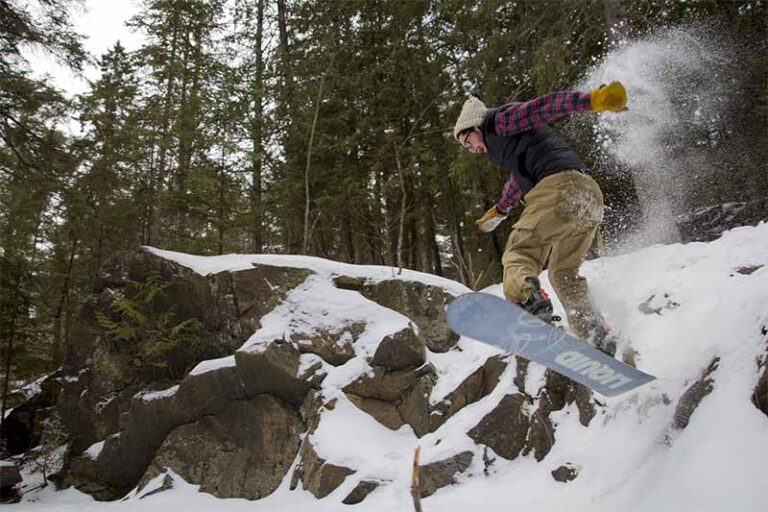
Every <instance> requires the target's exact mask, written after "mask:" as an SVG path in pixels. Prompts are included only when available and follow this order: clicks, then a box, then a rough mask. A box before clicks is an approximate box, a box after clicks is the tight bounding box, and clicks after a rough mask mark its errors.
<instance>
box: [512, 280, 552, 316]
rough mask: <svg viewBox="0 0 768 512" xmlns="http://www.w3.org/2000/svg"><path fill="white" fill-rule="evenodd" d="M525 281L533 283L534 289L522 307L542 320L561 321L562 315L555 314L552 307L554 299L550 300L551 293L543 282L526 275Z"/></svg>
mask: <svg viewBox="0 0 768 512" xmlns="http://www.w3.org/2000/svg"><path fill="white" fill-rule="evenodd" d="M525 281H526V282H527V283H529V284H530V285H531V287H532V288H533V290H532V291H531V294H530V295H529V296H528V298H527V299H526V300H525V301H524V302H523V303H522V304H520V307H522V308H523V309H524V310H526V311H527V312H529V313H530V314H532V315H533V316H535V317H537V318H539V319H540V320H543V321H545V322H547V323H548V324H550V325H554V322H557V321H559V320H560V317H559V316H556V315H554V314H553V311H554V309H553V308H552V301H551V300H549V295H548V294H547V292H546V291H545V290H544V289H543V288H542V287H541V283H539V280H538V279H537V278H535V277H526V278H525Z"/></svg>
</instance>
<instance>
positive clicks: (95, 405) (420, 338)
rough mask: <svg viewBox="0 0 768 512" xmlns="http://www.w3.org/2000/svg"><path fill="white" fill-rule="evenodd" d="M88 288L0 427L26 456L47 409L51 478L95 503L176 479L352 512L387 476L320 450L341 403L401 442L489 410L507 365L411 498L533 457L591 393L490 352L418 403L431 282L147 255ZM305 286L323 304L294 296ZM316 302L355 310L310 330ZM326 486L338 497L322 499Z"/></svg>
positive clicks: (319, 308)
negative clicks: (51, 419)
mask: <svg viewBox="0 0 768 512" xmlns="http://www.w3.org/2000/svg"><path fill="white" fill-rule="evenodd" d="M98 283H99V284H98V287H97V292H96V293H95V294H94V295H93V297H92V298H91V300H90V301H89V302H88V304H87V305H86V306H85V308H84V310H83V313H82V317H81V319H80V321H79V322H78V323H77V325H76V326H75V327H74V329H73V331H74V335H73V337H72V341H71V342H70V344H69V346H68V351H67V354H66V359H65V364H64V366H63V368H62V369H61V370H60V371H59V372H58V373H57V374H55V375H52V376H51V377H50V378H49V379H48V381H46V383H44V385H43V388H44V389H45V390H46V393H45V394H44V395H41V396H40V397H38V398H37V399H36V401H29V402H28V403H27V404H25V405H23V406H20V407H19V408H17V409H16V410H14V412H13V413H12V414H11V416H10V417H9V420H13V421H16V422H17V423H19V424H20V425H21V426H20V427H19V428H18V429H16V430H14V432H17V434H14V436H16V437H14V443H16V444H13V446H18V448H16V451H24V450H27V449H29V447H30V446H31V445H33V444H34V443H35V437H34V435H35V427H34V424H35V423H36V422H37V421H38V420H39V418H40V417H42V416H41V415H42V414H44V412H45V410H46V407H47V408H48V409H49V410H51V409H52V408H53V407H55V408H56V410H57V412H58V414H59V415H60V417H61V419H62V422H63V424H64V426H65V429H66V432H67V433H68V436H69V444H68V446H69V450H68V452H67V454H66V457H65V460H64V466H63V469H62V470H61V472H60V473H59V474H58V475H57V478H56V481H57V483H59V484H61V485H64V486H74V487H76V488H78V489H80V490H81V491H84V492H87V493H89V494H91V495H92V496H94V497H95V498H96V499H99V500H113V499H118V498H120V497H122V496H125V495H126V494H128V493H130V492H131V490H133V489H136V492H137V494H138V495H139V496H140V497H141V496H146V495H149V494H153V493H157V492H162V491H163V490H164V489H168V488H172V487H173V482H174V481H175V480H176V479H184V480H186V481H188V482H190V483H193V484H196V485H199V486H200V489H201V491H203V492H208V493H211V494H213V495H215V496H218V497H223V498H225V497H226V498H228V497H242V498H248V499H260V498H263V497H265V496H267V495H269V494H270V493H272V492H274V491H275V489H277V488H278V486H279V485H280V484H281V482H284V481H285V479H286V478H289V479H290V480H291V484H292V485H291V488H293V489H298V488H299V485H300V486H301V489H303V490H304V491H307V492H309V493H311V494H312V495H314V496H315V497H316V498H317V499H339V500H340V501H341V502H343V503H345V504H357V503H361V502H364V501H365V499H366V497H367V496H368V495H369V494H370V493H371V492H374V491H375V490H376V489H378V488H379V487H382V486H386V485H388V484H389V482H390V481H391V474H389V473H387V474H381V475H377V474H375V473H373V474H372V473H371V470H370V468H366V469H365V471H359V468H357V467H355V465H354V464H353V463H349V462H348V461H340V460H334V456H333V454H334V453H336V452H335V451H334V449H333V447H328V446H324V445H322V444H318V443H321V440H320V438H318V437H317V436H316V435H315V434H316V431H317V429H318V425H320V423H321V422H322V421H324V418H326V417H332V415H333V414H336V412H335V410H336V404H337V403H338V401H339V400H345V401H348V402H349V403H350V404H352V405H353V406H354V407H349V406H345V408H344V409H345V410H346V411H347V414H349V413H350V411H352V412H354V411H357V412H356V413H355V414H361V415H367V416H370V418H372V420H374V421H376V422H378V423H379V424H380V425H382V426H384V427H386V428H388V429H390V430H393V431H398V435H399V433H400V432H403V433H405V434H408V435H413V436H414V441H415V440H416V439H417V438H424V437H426V436H430V435H432V434H433V433H437V432H438V431H439V430H440V429H441V428H443V427H444V426H446V425H447V424H448V423H449V422H451V419H452V418H453V417H454V416H455V415H456V414H457V413H459V412H460V411H462V410H463V409H465V408H466V407H469V406H472V405H473V404H476V403H478V402H480V401H482V400H484V399H486V398H487V397H489V395H491V394H492V393H493V392H494V391H495V390H496V388H497V387H498V385H499V383H500V382H501V381H502V377H503V375H504V374H505V372H507V371H512V370H514V371H515V372H516V374H515V378H514V379H510V378H506V380H505V383H506V384H505V386H507V387H509V389H508V390H505V391H506V393H507V394H506V395H505V396H503V397H502V396H501V395H499V393H496V395H495V396H496V398H495V400H497V401H498V403H497V404H496V405H495V407H494V408H493V409H492V410H491V412H490V413H488V414H487V415H485V416H484V417H482V418H480V419H479V420H478V421H477V422H476V424H475V425H473V426H472V427H471V428H468V429H467V431H466V432H465V433H463V434H462V435H466V436H468V437H469V439H471V440H474V442H475V443H476V445H475V446H476V448H475V449H474V450H469V451H468V450H466V445H464V447H463V448H461V450H458V449H457V451H456V453H453V454H452V455H449V456H447V457H446V458H444V459H442V460H439V461H436V462H432V463H430V464H426V465H424V466H422V467H421V468H420V472H421V482H422V487H421V492H422V495H423V496H424V497H426V496H429V495H431V494H432V493H434V492H436V491H437V490H438V489H440V488H441V487H444V486H447V485H452V484H454V483H456V482H457V478H458V476H459V475H460V474H462V473H466V472H467V471H468V469H469V468H470V467H471V466H472V463H473V461H474V460H480V457H484V454H486V453H487V452H488V451H489V450H492V451H493V452H495V453H496V454H497V455H499V456H501V457H504V458H508V459H513V458H515V457H518V456H525V455H527V454H529V453H532V454H533V455H534V456H535V457H536V458H537V459H539V460H540V459H542V458H544V457H545V456H546V454H547V453H548V452H549V450H550V449H551V447H552V445H553V443H554V442H555V426H554V425H553V424H552V422H551V421H550V419H549V415H550V413H551V412H552V411H555V410H560V409H562V408H563V407H565V406H566V405H567V404H571V403H576V404H577V407H578V410H579V414H580V417H582V423H584V424H588V423H589V420H590V419H591V417H592V416H594V415H595V409H594V403H593V402H592V401H591V395H590V394H589V392H588V391H585V390H584V389H582V388H578V387H574V386H573V385H572V384H569V382H570V381H567V379H563V380H558V379H557V378H556V376H553V375H554V374H552V375H549V374H547V375H548V377H547V381H546V383H544V387H543V388H542V389H531V390H526V389H525V382H526V377H525V375H526V369H527V361H525V360H522V359H514V358H509V357H503V356H501V355H490V356H485V358H483V359H480V360H473V361H474V363H472V364H474V365H475V366H474V367H475V369H474V371H471V372H470V373H468V374H467V375H466V376H463V378H461V379H457V382H458V384H457V385H455V388H454V389H452V390H450V391H449V392H448V393H446V394H445V395H444V396H441V397H437V398H435V397H433V394H434V392H435V390H436V386H437V384H438V381H439V379H440V378H441V373H440V372H439V371H438V370H439V368H437V367H436V366H435V364H434V363H433V362H434V361H439V360H440V357H448V358H449V359H450V358H461V357H463V356H462V352H463V349H462V348H461V347H459V346H457V342H458V337H457V336H456V335H454V334H453V333H452V332H451V331H450V330H449V329H448V327H447V325H446V323H445V315H444V310H445V306H446V305H447V304H448V303H449V302H450V300H451V299H452V297H453V296H454V295H453V294H452V293H450V292H448V291H447V290H446V289H443V288H440V287H439V286H436V285H433V284H425V283H422V282H419V281H408V280H405V279H384V280H378V281H376V280H373V279H367V278H364V277H355V276H347V275H330V276H328V275H319V274H316V273H314V272H313V271H312V270H309V269H305V268H294V267H290V266H283V267H281V266H273V265H267V264H254V265H253V266H252V267H251V268H245V269H242V270H237V271H221V272H215V273H212V274H209V275H201V274H199V273H197V272H195V271H193V270H192V269H191V268H188V267H186V266H184V265H181V264H179V263H177V262H174V261H170V260H168V259H164V258H163V257H160V256H158V255H156V254H155V253H153V252H152V251H144V250H143V251H138V252H136V253H133V254H130V255H128V256H127V257H126V258H124V259H123V260H120V261H112V262H110V264H109V265H108V267H107V268H106V269H105V271H104V272H103V274H102V275H101V276H100V278H99V281H98ZM313 286H320V287H321V288H318V289H319V290H321V291H320V292H318V291H310V292H308V291H307V290H310V289H311V288H312V287H313ZM323 286H326V287H329V286H330V287H331V288H322V287H323ZM322 290H326V292H329V290H335V292H337V293H341V294H347V295H343V297H342V299H339V300H347V299H348V300H350V301H353V302H354V301H358V305H359V307H360V308H368V309H366V311H367V312H368V313H360V314H357V315H356V314H355V312H354V308H353V309H351V310H350V311H351V312H350V313H349V314H348V315H347V316H338V317H334V321H332V322H329V321H325V320H322V319H323V318H325V317H326V316H327V315H329V314H331V316H333V315H332V313H333V307H334V306H333V303H330V304H322V303H320V304H317V301H315V300H314V298H315V297H320V296H322V293H323V292H322ZM316 294H318V295H316ZM297 297H308V298H309V299H308V302H302V299H301V298H297ZM313 307H314V308H315V310H312V311H314V313H310V312H309V311H308V310H307V308H309V309H310V310H311V309H312V308H313ZM336 307H339V305H337V306H336ZM341 307H342V308H344V307H346V306H345V304H343V303H341ZM129 310H130V311H132V312H135V314H128V313H127V311H129ZM379 314H381V315H384V317H385V318H386V321H385V322H384V325H386V326H387V327H386V328H382V327H381V324H377V323H376V322H377V321H379V320H377V318H376V317H377V315H379ZM313 315H314V316H313ZM370 315H372V316H373V318H369V316H370ZM281 322H283V323H281ZM313 322H314V323H313ZM372 333H375V334H372ZM449 351H453V353H451V354H446V353H447V352H449ZM511 364H514V368H510V365H511ZM466 366H467V367H472V366H469V364H467V365H466ZM327 381H331V382H332V383H331V384H327ZM329 395H330V396H329ZM361 417H362V418H365V416H361ZM35 418H38V420H36V419H35ZM25 422H26V423H25ZM403 429H405V430H403ZM25 435H26V436H27V437H26V438H25V437H24V436H25ZM326 442H327V441H326ZM470 443H471V441H470ZM329 448H330V449H329ZM481 454H483V455H481ZM385 473H386V472H385ZM150 483H152V485H150ZM341 485H345V486H347V488H348V489H350V490H349V491H347V492H345V493H344V495H343V496H341V497H337V498H331V497H329V495H330V494H332V493H334V491H335V490H336V489H338V488H339V487H340V486H341ZM334 496H338V494H334Z"/></svg>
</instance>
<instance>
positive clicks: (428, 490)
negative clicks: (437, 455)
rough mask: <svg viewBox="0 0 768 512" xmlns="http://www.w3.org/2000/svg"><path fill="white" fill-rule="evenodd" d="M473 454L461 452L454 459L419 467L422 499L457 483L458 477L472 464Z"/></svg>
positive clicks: (450, 458)
mask: <svg viewBox="0 0 768 512" xmlns="http://www.w3.org/2000/svg"><path fill="white" fill-rule="evenodd" d="M472 457H473V454H472V452H461V453H458V454H456V455H454V456H453V457H449V458H447V459H443V460H439V461H437V462H432V463H430V464H425V465H423V466H419V484H420V490H421V497H422V498H426V497H427V496H431V495H432V494H434V493H435V492H436V491H437V490H438V489H440V488H442V487H446V486H448V485H453V484H455V483H456V475H457V474H459V473H463V472H464V471H466V470H467V468H469V466H470V465H471V464H472Z"/></svg>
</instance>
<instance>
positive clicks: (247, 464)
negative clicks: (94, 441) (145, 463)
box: [141, 395, 305, 499]
mask: <svg viewBox="0 0 768 512" xmlns="http://www.w3.org/2000/svg"><path fill="white" fill-rule="evenodd" d="M304 428H305V427H304V423H303V422H302V421H301V418H300V417H299V415H298V414H297V413H296V412H295V411H294V410H293V409H292V408H290V407H287V406H286V405H284V404H283V403H281V402H280V401H278V400H276V399H275V398H272V397H270V396H266V395H262V396H257V397H255V398H251V399H249V400H240V401H235V402H232V403H231V404H230V405H229V406H228V407H227V408H226V409H225V410H223V411H222V412H220V413H219V414H216V415H210V416H203V417H201V418H200V419H198V420H197V421H195V422H194V423H189V424H186V425H182V426H180V427H178V428H176V429H175V430H173V431H172V432H171V434H170V435H169V436H168V437H167V438H166V439H165V441H164V442H163V444H162V446H161V447H160V449H159V450H158V451H157V454H156V455H155V457H154V460H153V461H152V464H151V465H150V467H149V469H148V470H147V472H146V473H145V475H144V477H143V478H142V482H141V484H142V485H145V484H146V483H147V482H148V481H149V480H151V479H152V478H154V477H155V476H157V475H158V474H160V473H162V472H163V471H164V469H165V468H171V469H173V470H174V471H175V472H176V473H178V474H179V475H180V476H181V477H182V478H184V479H185V480H186V481H188V482H191V483H194V484H197V485H200V490H201V491H203V492H208V493H211V494H213V495H214V496H218V497H220V498H233V497H239V498H248V499H259V498H263V497H264V496H267V495H269V494H270V493H272V492H273V491H274V490H275V489H277V487H278V486H279V485H280V482H281V481H282V480H283V478H284V477H285V475H286V474H287V473H288V470H289V469H290V466H291V463H292V462H293V459H294V458H295V456H296V453H297V451H298V449H299V444H300V435H301V433H302V432H303V431H304Z"/></svg>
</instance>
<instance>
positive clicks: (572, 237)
mask: <svg viewBox="0 0 768 512" xmlns="http://www.w3.org/2000/svg"><path fill="white" fill-rule="evenodd" d="M524 200H525V205H526V206H525V210H524V211H523V215H522V216H521V217H520V220H518V221H517V223H516V224H515V225H514V228H513V230H512V233H511V234H510V235H509V239H508V240H507V246H506V248H505V249H504V255H503V256H502V260H501V261H502V264H503V265H504V295H505V296H506V298H507V300H509V301H513V302H517V303H521V302H524V301H525V300H526V299H527V298H528V296H529V295H530V293H531V285H530V284H528V283H526V282H525V281H524V280H525V278H526V277H538V276H539V274H540V273H541V271H542V270H543V269H544V265H545V264H546V263H547V260H549V265H548V268H549V280H550V282H551V283H552V287H553V288H554V290H555V293H557V296H558V298H559V299H560V301H561V302H562V303H563V307H564V308H565V313H566V315H567V317H568V324H569V325H570V326H571V328H572V329H573V330H574V332H575V333H576V335H577V336H579V337H581V338H582V339H587V337H588V334H589V327H590V323H591V321H593V320H594V319H596V318H599V316H598V315H597V314H596V313H595V311H594V310H593V308H592V304H591V301H590V298H589V290H588V288H587V280H586V279H585V278H584V277H582V276H580V275H579V267H580V266H581V264H582V263H583V262H584V260H585V259H586V256H587V251H588V250H589V248H590V246H591V245H592V240H593V239H594V237H595V233H596V232H597V227H598V226H599V224H600V222H602V219H603V194H602V193H601V192H600V187H599V186H598V185H597V183H595V181H594V180H593V179H592V178H590V177H589V176H587V175H585V174H582V173H580V172H578V171H563V172H560V173H557V174H553V175H550V176H547V177H546V178H544V179H543V180H541V181H540V182H539V183H538V184H537V185H536V186H535V187H534V188H533V189H531V191H530V192H528V193H527V194H526V195H525V198H524Z"/></svg>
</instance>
